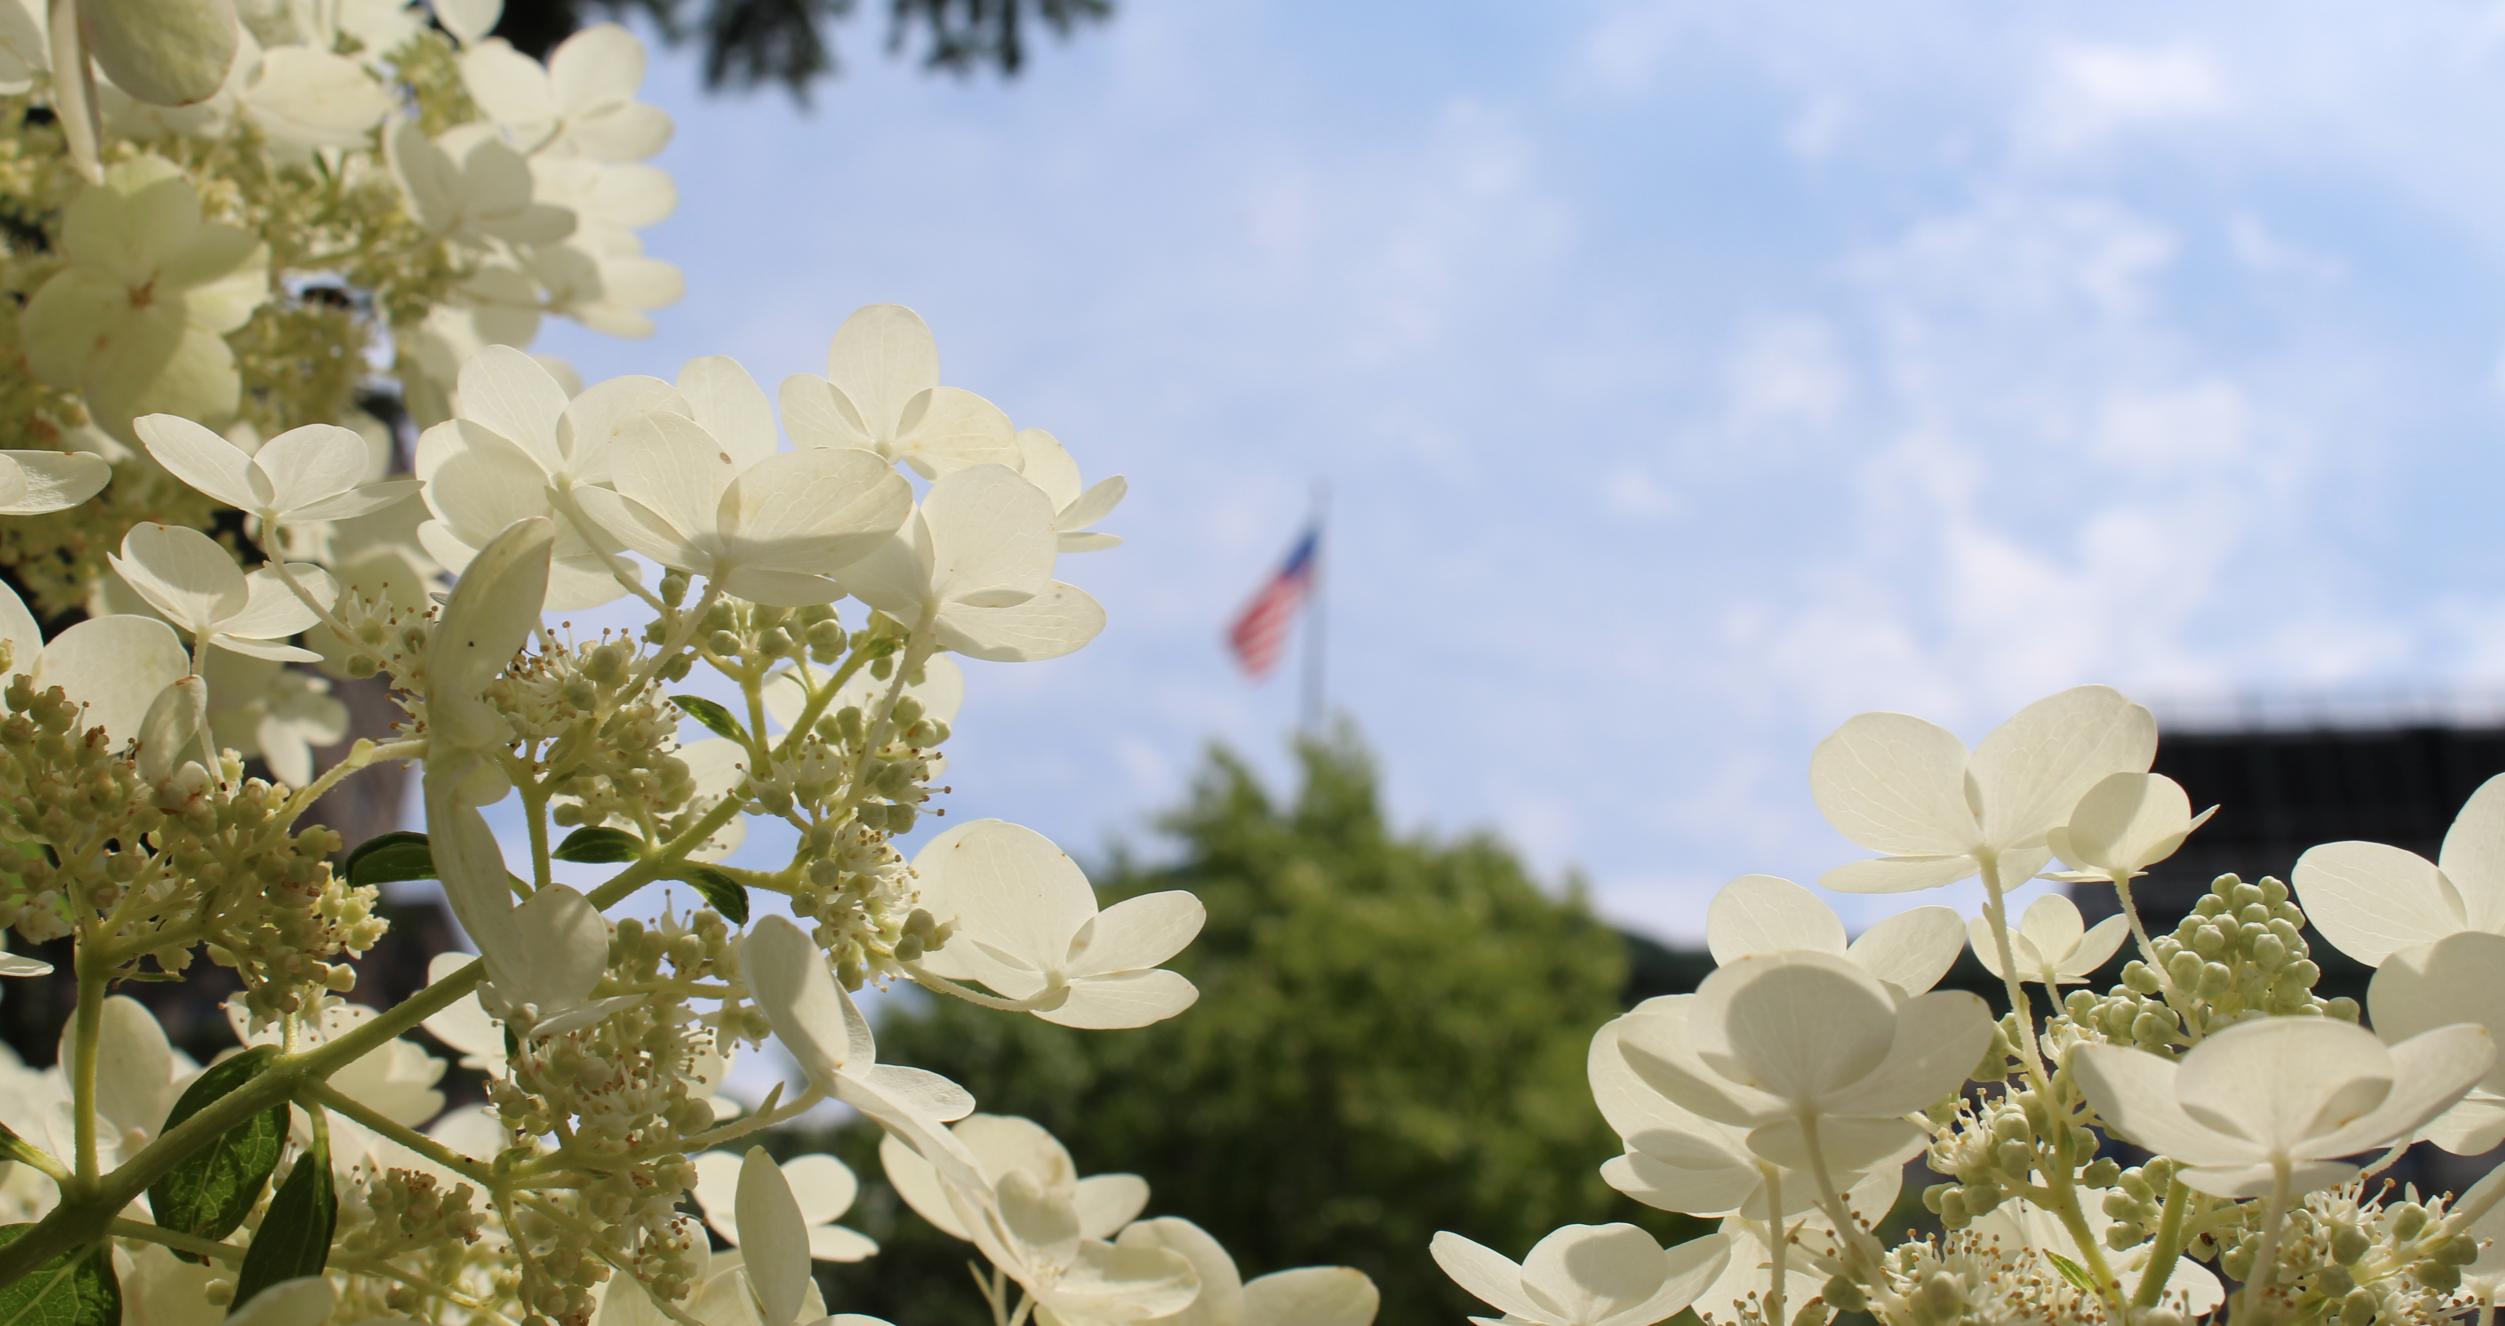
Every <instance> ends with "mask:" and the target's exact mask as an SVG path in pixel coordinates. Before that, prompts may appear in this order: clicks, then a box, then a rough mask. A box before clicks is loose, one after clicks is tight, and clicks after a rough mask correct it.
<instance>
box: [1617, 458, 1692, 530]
mask: <svg viewBox="0 0 2505 1326" xmlns="http://www.w3.org/2000/svg"><path fill="white" fill-rule="evenodd" d="M1600 493H1601V505H1603V506H1605V507H1607V508H1608V509H1609V511H1610V512H1611V514H1613V515H1620V516H1625V517H1628V518H1630V519H1633V520H1663V519H1667V518H1668V517H1671V516H1674V515H1677V514H1678V513H1679V510H1680V504H1679V500H1678V498H1676V497H1674V496H1672V495H1671V494H1670V493H1669V492H1667V491H1666V490H1664V489H1663V488H1662V486H1661V483H1660V481H1659V480H1657V479H1655V478H1653V476H1652V475H1651V473H1649V472H1648V471H1645V470H1641V469H1637V468H1636V467H1634V466H1632V465H1622V466H1619V467H1618V468H1617V469H1614V470H1612V471H1610V472H1609V477H1608V478H1606V479H1603V480H1602V481H1601V489H1600Z"/></svg>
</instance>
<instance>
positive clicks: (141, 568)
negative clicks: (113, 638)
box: [105, 521, 339, 663]
mask: <svg viewBox="0 0 2505 1326" xmlns="http://www.w3.org/2000/svg"><path fill="white" fill-rule="evenodd" d="M105 560H106V561H107V562H108V563H109V564H110V565H111V566H112V567H113V571H114V574H116V575H119V576H120V577H121V578H122V582H123V583H124V584H126V585H129V586H130V587H131V588H132V589H134V590H137V591H138V592H139V596H140V597H141V598H144V599H146V600H147V601H148V606H149V607H151V608H154V609H156V610H157V611H158V612H159V613H161V614H163V615H164V617H165V619H166V620H167V621H169V622H171V623H173V625H174V628H175V629H176V630H178V631H181V632H182V633H184V634H185V635H188V636H191V637H192V638H194V639H196V640H200V641H203V642H205V643H206V644H209V645H214V646H216V647H217V648H220V649H225V650H231V651H233V652H235V653H238V654H249V655H251V656H253V657H255V658H268V659H277V660H280V661H282V662H289V663H310V662H313V661H315V660H316V659H319V658H320V657H321V655H319V654H316V653H314V652H313V651H312V650H310V649H305V648H302V647H300V646H297V645H291V644H285V643H282V642H284V641H285V640H287V639H288V638H290V637H292V636H295V635H299V634H301V633H303V632H304V631H305V630H307V629H309V628H310V627H312V626H313V625H314V624H315V623H316V622H318V621H320V620H321V614H320V613H319V612H317V611H316V610H315V609H314V607H313V605H312V604H310V603H307V602H305V601H304V600H303V599H300V598H298V597H297V596H296V592H295V591H294V590H292V589H289V588H288V587H287V584H286V582H285V580H283V579H282V578H281V577H280V575H279V573H278V571H277V569H276V568H273V567H263V568H261V569H260V570H257V571H254V572H252V573H251V574H249V575H246V574H245V573H244V570H243V568H242V567H239V566H237V565H235V559H234V558H233V557H232V556H229V555H228V553H227V551H226V550H225V549H224V548H222V547H220V546H218V543H217V541H216V540H214V539H212V538H210V537H209V536H208V535H206V534H203V533H201V532H200V531H198V530H196V529H185V528H182V527H180V526H175V525H159V524H156V523H154V522H152V521H151V522H143V523H141V524H137V525H133V526H131V528H130V533H128V534H126V535H124V536H123V537H122V550H121V551H120V552H119V553H107V554H106V555H105ZM287 573H288V574H289V575H292V576H294V577H295V578H296V581H297V583H299V584H301V585H303V586H304V587H305V592H307V593H309V594H311V595H312V596H313V597H314V598H315V599H316V600H317V601H319V602H321V603H324V604H328V603H329V602H330V601H331V600H332V599H335V598H337V597H338V594H339V586H338V584H337V583H336V582H335V581H333V580H332V579H331V575H330V572H328V571H325V570H323V569H322V568H320V567H318V566H315V565H313V564H312V563H310V562H307V563H302V564H298V565H295V566H290V567H288V568H287Z"/></svg>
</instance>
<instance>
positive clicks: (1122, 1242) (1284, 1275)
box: [1055, 1216, 1382, 1326]
mask: <svg viewBox="0 0 2505 1326" xmlns="http://www.w3.org/2000/svg"><path fill="white" fill-rule="evenodd" d="M1113 1243H1114V1246H1115V1247H1116V1248H1122V1249H1131V1248H1140V1249H1163V1250H1165V1251H1167V1252H1172V1253H1174V1254H1176V1255H1178V1256H1180V1257H1182V1258H1183V1260H1185V1261H1187V1262H1189V1263H1191V1267H1192V1271H1193V1273H1194V1274H1195V1275H1196V1276H1198V1278H1199V1280H1200V1292H1199V1293H1198V1294H1196V1295H1195V1296H1194V1297H1193V1298H1192V1302H1191V1306H1189V1307H1187V1308H1185V1309H1183V1310H1182V1311H1181V1312H1177V1313H1173V1314H1171V1315H1168V1316H1163V1317H1152V1318H1149V1319H1148V1322H1149V1324H1150V1326H1368V1323H1370V1322H1372V1321H1373V1320H1374V1314H1375V1311H1376V1309H1377V1308H1378V1307H1380V1306H1381V1301H1382V1296H1381V1295H1380V1294H1378V1293H1377V1292H1376V1291H1375V1288H1374V1282H1373V1281H1371V1280H1368V1279H1367V1278H1366V1277H1365V1274H1364V1273H1363V1272H1360V1271H1355V1270H1352V1269H1350V1268H1348V1267H1345V1266H1305V1267H1299V1268H1297V1269H1295V1270H1292V1271H1273V1272H1271V1273H1270V1274H1268V1275H1265V1276H1261V1277H1259V1278H1257V1279H1255V1280H1253V1281H1252V1282H1250V1283H1246V1282H1245V1280H1244V1277H1243V1273H1242V1272H1241V1271H1239V1270H1237V1269H1236V1267H1235V1258H1234V1257H1232V1256H1230V1255H1229V1254H1228V1253H1227V1250H1226V1248H1225V1246H1224V1245H1222V1244H1220V1243H1219V1242H1218V1241H1217V1240H1216V1239H1214V1238H1211V1237H1210V1236H1209V1233H1208V1231H1206V1230H1204V1229H1202V1228H1201V1227H1200V1226H1198V1225H1195V1224H1193V1223H1192V1222H1191V1221H1189V1220H1185V1219H1183V1218H1181V1217H1179V1216H1163V1217H1160V1218H1158V1219H1155V1220H1139V1221H1134V1222H1132V1223H1131V1224H1129V1225H1127V1226H1125V1227H1124V1228H1123V1230H1122V1232H1121V1233H1120V1234H1118V1235H1116V1236H1115V1237H1114V1240H1113ZM1055 1315H1056V1316H1058V1317H1059V1318H1060V1319H1061V1321H1062V1322H1063V1323H1064V1326H1115V1324H1116V1323H1117V1322H1119V1321H1122V1320H1125V1319H1123V1318H1116V1317H1105V1316H1094V1317H1091V1316H1085V1315H1074V1314H1072V1313H1069V1312H1060V1313H1056V1314H1055Z"/></svg>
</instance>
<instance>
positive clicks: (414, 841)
mask: <svg viewBox="0 0 2505 1326" xmlns="http://www.w3.org/2000/svg"><path fill="white" fill-rule="evenodd" d="M340 873H341V874H342V875H345V876H347V878H348V882H349V883H351V884H396V883H398V882H400V881H401V880H404V879H433V878H435V855H434V853H433V852H432V851H430V850H429V849H428V848H427V845H426V835H425V834H422V833H411V832H408V831H407V830H405V829H404V830H401V831H398V832H395V833H386V834H382V835H379V836H377V837H373V838H368V839H366V840H365V841H364V842H361V843H358V844H357V845H356V848H355V850H353V851H351V852H349V853H348V859H347V860H346V861H344V862H342V863H341V864H340Z"/></svg>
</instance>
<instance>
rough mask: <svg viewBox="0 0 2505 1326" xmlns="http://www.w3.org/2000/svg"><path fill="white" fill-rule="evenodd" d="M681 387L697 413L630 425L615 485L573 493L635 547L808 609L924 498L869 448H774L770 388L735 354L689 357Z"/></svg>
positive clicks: (735, 588)
mask: <svg viewBox="0 0 2505 1326" xmlns="http://www.w3.org/2000/svg"><path fill="white" fill-rule="evenodd" d="M678 390H679V392H680V394H681V395H682V396H683V397H684V398H685V399H686V401H687V404H688V406H689V409H690V411H691V413H690V414H678V413H673V412H670V411H668V410H655V411H652V412H650V413H647V414H644V415H642V416H640V417H638V418H634V419H631V420H628V421H627V422H625V423H624V424H622V425H620V427H619V431H618V439H617V442H616V444H615V445H614V446H613V447H612V448H611V453H610V484H611V487H610V488H607V489H602V488H585V489H581V490H579V491H578V492H577V493H576V494H575V498H576V500H577V501H578V502H580V503H581V504H582V506H583V509H584V511H585V512H586V513H588V514H589V515H590V516H591V517H592V518H593V519H594V520H596V521H598V522H599V523H600V525H601V527H602V528H603V529H604V530H606V531H607V532H608V533H609V534H610V535H611V536H612V537H614V538H616V539H617V540H618V541H619V542H620V543H622V544H624V545H625V546H627V547H629V548H632V549H634V550H635V551H636V552H639V553H642V554H643V555H645V556H647V557H650V558H652V559H653V560H654V561H656V562H659V563H661V564H662V565H664V566H668V567H673V568H676V569H678V570H681V571H687V572H691V573H693V574H697V575H701V576H704V577H706V578H707V579H709V580H712V581H714V582H716V583H718V584H719V585H720V586H721V587H722V588H723V589H725V590H727V591H728V592H730V593H732V594H734V595H737V596H739V597H741V598H744V599H747V600H749V601H750V602H754V603H767V604H774V605H777V606H781V607H807V606H810V605H813V604H820V603H827V602H831V601H833V600H834V599H835V598H837V597H839V596H840V595H841V594H842V593H843V590H842V588H841V587H840V586H838V585H837V584H836V583H835V582H834V581H833V580H830V579H828V578H827V577H828V576H830V575H832V574H834V573H836V572H837V571H839V570H840V569H841V568H843V567H844V566H846V565H847V564H849V563H851V562H855V561H858V560H860V559H861V558H862V557H864V556H866V555H868V554H869V553H871V552H873V551H874V550H876V549H877V548H879V547H880V546H881V545H882V544H884V543H885V542H887V541H888V539H889V538H890V536H891V535H892V534H893V532H894V531H895V530H896V528H897V526H898V525H900V524H901V523H903V521H904V519H905V517H906V513H907V512H908V511H910V510H911V509H912V504H913V495H912V489H911V488H910V487H909V486H908V485H907V484H906V483H905V481H904V480H903V479H902V478H900V477H898V476H897V475H896V474H895V473H894V472H893V471H891V470H890V469H889V468H888V467H887V466H886V465H885V464H884V463H883V462H881V461H880V460H879V459H878V458H877V457H876V456H873V455H871V454H870V453H869V452H866V451H859V450H852V451H833V450H826V449H821V448H802V449H801V450H799V451H778V450H776V445H775V444H776V440H777V435H776V432H775V428H774V414H773V411H772V409H771V408H770V407H769V406H768V405H767V404H766V399H765V393H764V392H762V391H759V390H758V389H757V385H756V383H755V381H754V380H753V379H751V378H750V377H749V376H748V374H747V371H746V370H744V369H742V368H741V367H740V366H739V365H738V364H736V363H734V362H732V361H731V360H728V359H723V358H718V357H717V358H711V359H699V360H697V361H695V362H693V363H691V364H689V365H688V366H687V368H686V369H685V370H684V371H683V372H681V373H680V375H679V383H678ZM691 415H692V417H691Z"/></svg>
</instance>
